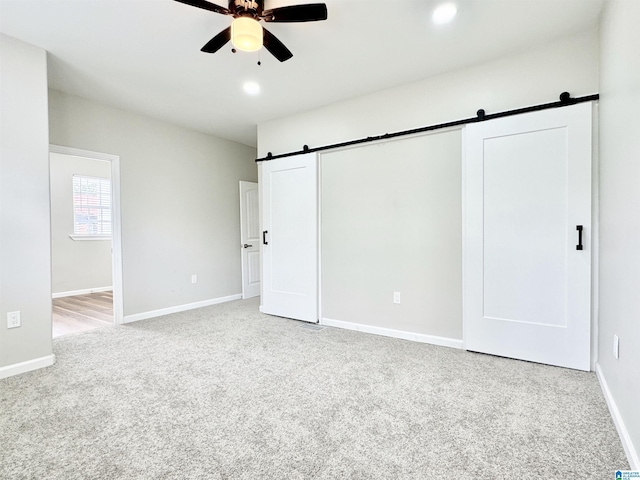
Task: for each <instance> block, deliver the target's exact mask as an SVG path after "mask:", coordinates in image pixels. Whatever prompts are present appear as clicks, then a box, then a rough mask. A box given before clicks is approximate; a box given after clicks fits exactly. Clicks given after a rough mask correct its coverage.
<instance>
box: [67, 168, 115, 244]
mask: <svg viewBox="0 0 640 480" xmlns="http://www.w3.org/2000/svg"><path fill="white" fill-rule="evenodd" d="M72 238H74V240H77V239H96V238H98V239H107V238H111V180H109V179H108V178H97V177H87V176H84V175H74V176H73V237H72Z"/></svg>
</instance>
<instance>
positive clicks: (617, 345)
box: [613, 335, 620, 358]
mask: <svg viewBox="0 0 640 480" xmlns="http://www.w3.org/2000/svg"><path fill="white" fill-rule="evenodd" d="M613 356H614V357H616V358H620V339H619V338H618V335H614V336H613Z"/></svg>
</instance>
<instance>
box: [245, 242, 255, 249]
mask: <svg viewBox="0 0 640 480" xmlns="http://www.w3.org/2000/svg"><path fill="white" fill-rule="evenodd" d="M243 247H244V248H249V247H253V245H247V244H246V243H245V244H244V245H243Z"/></svg>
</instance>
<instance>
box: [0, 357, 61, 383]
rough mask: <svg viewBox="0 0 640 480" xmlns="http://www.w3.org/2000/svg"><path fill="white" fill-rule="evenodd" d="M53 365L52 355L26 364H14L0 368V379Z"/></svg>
mask: <svg viewBox="0 0 640 480" xmlns="http://www.w3.org/2000/svg"><path fill="white" fill-rule="evenodd" d="M54 363H56V356H55V355H54V354H51V355H47V356H46V357H40V358H34V359H33V360H27V361H26V362H20V363H14V364H13V365H7V366H6V367H0V378H7V377H13V376H14V375H20V374H21V373H26V372H30V371H32V370H38V369H39V368H44V367H50V366H51V365H53V364H54Z"/></svg>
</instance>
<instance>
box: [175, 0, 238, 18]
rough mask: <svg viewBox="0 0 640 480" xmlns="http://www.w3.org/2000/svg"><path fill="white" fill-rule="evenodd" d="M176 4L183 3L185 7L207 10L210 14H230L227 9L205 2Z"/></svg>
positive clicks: (181, 1) (188, 0)
mask: <svg viewBox="0 0 640 480" xmlns="http://www.w3.org/2000/svg"><path fill="white" fill-rule="evenodd" d="M176 2H180V3H184V4H185V5H191V6H192V7H197V8H202V9H204V10H209V11H210V12H215V13H221V14H222V15H229V14H230V13H231V12H230V11H229V9H228V8H224V7H221V6H220V5H216V4H215V3H211V2H207V1H206V0H176Z"/></svg>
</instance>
